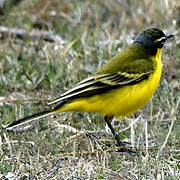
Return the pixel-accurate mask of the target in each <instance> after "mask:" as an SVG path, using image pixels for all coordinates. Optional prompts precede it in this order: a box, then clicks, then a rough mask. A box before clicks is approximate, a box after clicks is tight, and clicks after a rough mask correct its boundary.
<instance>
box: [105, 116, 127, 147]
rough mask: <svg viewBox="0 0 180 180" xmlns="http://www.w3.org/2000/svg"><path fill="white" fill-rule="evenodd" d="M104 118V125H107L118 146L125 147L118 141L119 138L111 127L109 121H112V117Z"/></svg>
mask: <svg viewBox="0 0 180 180" xmlns="http://www.w3.org/2000/svg"><path fill="white" fill-rule="evenodd" d="M104 118H105V121H106V124H107V125H108V127H109V129H110V130H111V132H112V134H113V136H114V138H115V140H116V141H117V144H118V146H122V147H124V146H125V145H124V143H123V142H122V141H121V140H120V138H119V136H118V135H117V134H116V131H115V130H114V128H113V127H112V125H111V122H110V121H112V119H113V116H105V117H104Z"/></svg>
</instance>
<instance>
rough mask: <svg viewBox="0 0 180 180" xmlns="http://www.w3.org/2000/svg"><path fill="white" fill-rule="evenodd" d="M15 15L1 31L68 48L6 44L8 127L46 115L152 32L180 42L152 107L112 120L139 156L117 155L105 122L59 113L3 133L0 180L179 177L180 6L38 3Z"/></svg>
mask: <svg viewBox="0 0 180 180" xmlns="http://www.w3.org/2000/svg"><path fill="white" fill-rule="evenodd" d="M8 7H9V9H8V8H6V11H5V12H4V14H2V15H1V17H0V18H1V25H3V26H8V27H11V28H12V27H16V28H23V29H26V31H31V30H32V29H34V28H36V29H41V30H46V31H52V32H54V33H56V34H58V35H59V36H61V37H62V39H63V41H62V43H56V42H47V41H44V40H42V39H36V40H31V39H28V38H27V37H25V38H21V39H19V38H17V37H11V36H6V37H4V38H1V39H0V59H1V61H0V82H1V83H0V112H1V124H8V123H10V122H12V121H14V120H15V119H18V118H20V117H23V116H24V115H27V114H31V113H33V112H37V111H38V110H42V109H43V107H44V106H45V105H46V102H47V101H48V100H51V99H54V98H55V97H57V96H58V95H59V94H61V93H62V92H64V91H66V90H67V89H68V88H70V87H72V86H73V85H74V84H75V83H77V82H79V81H80V80H82V79H84V78H85V77H87V76H89V75H91V74H92V73H94V72H95V71H96V69H97V68H98V67H100V66H101V65H102V64H104V63H105V62H106V61H107V60H108V59H110V58H111V57H112V56H113V55H115V54H116V53H117V52H119V51H120V50H121V49H123V48H125V47H127V46H128V44H129V43H131V40H132V39H133V38H134V36H135V35H136V33H137V32H138V31H139V30H141V29H143V28H145V27H148V26H157V27H160V28H161V29H163V30H164V31H165V32H169V33H175V34H176V38H175V40H172V41H169V42H168V43H167V44H166V47H165V48H164V52H163V74H162V79H161V83H160V85H159V88H158V90H157V92H156V94H155V95H154V97H153V99H152V100H151V102H150V103H149V104H148V105H146V106H145V107H144V108H143V109H142V110H140V111H138V112H137V113H135V114H134V115H133V116H132V117H128V118H125V120H123V121H122V120H120V121H119V119H116V120H115V122H114V127H115V128H116V130H117V132H118V133H119V134H120V136H121V138H122V139H123V140H125V141H128V142H130V143H131V144H132V145H134V146H135V147H137V149H136V150H137V151H138V154H137V155H129V154H126V153H124V154H122V153H119V152H116V150H115V149H114V148H115V146H114V144H115V141H114V139H113V137H112V136H111V134H110V132H109V130H107V128H106V127H105V123H104V120H103V117H102V116H101V115H98V114H93V113H84V114H83V113H62V114H57V115H56V116H51V117H48V118H45V119H43V120H40V121H38V122H33V123H31V126H30V129H29V130H28V131H27V132H26V131H21V132H17V133H10V132H5V131H0V178H5V177H6V178H7V177H8V176H12V177H13V178H14V179H18V178H24V179H112V178H114V179H180V165H179V161H180V149H179V147H180V139H179V137H180V132H179V128H180V124H179V120H180V119H179V117H180V112H179V102H180V98H179V97H180V94H179V77H180V71H179V69H180V67H179V64H180V63H179V58H180V54H179V51H178V48H179V42H180V39H179V34H180V32H179V16H178V12H179V11H178V9H179V7H180V4H179V3H177V1H176V0H171V1H170V0H167V1H163V0H157V1H148V0H143V1H132V2H131V1H129V2H128V1H127V2H126V1H122V2H121V1H111V2H110V1H108V0H105V1H93V0H91V1H81V0H79V1H73V0H68V1H63V0H62V1H61V2H60V3H59V1H58V0H54V1H53V2H51V1H48V0H44V1H43V3H42V1H40V0H38V1H37V0H36V1H34V0H31V1H28V2H25V1H24V2H23V1H22V2H21V3H19V4H18V5H17V6H15V7H13V6H10V5H9V6H8ZM10 7H11V8H10ZM134 122H136V123H134Z"/></svg>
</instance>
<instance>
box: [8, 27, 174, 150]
mask: <svg viewBox="0 0 180 180" xmlns="http://www.w3.org/2000/svg"><path fill="white" fill-rule="evenodd" d="M171 37H173V35H165V34H164V33H163V32H162V31H161V30H160V29H157V28H147V29H145V30H143V31H141V32H140V33H139V34H138V35H137V36H136V38H135V40H134V42H133V43H132V44H131V45H130V46H129V47H128V48H126V49H124V50H123V51H121V52H120V53H119V54H117V55H116V56H114V57H113V58H112V59H110V61H108V62H107V63H106V64H105V65H103V66H102V67H101V68H100V69H99V70H98V71H97V73H96V74H95V75H93V76H91V77H88V78H87V79H84V80H82V81H81V82H80V83H78V84H76V85H75V86H74V88H72V89H70V90H68V91H67V92H65V93H64V94H62V95H61V96H60V97H58V98H56V99H55V100H53V101H51V102H49V103H48V108H47V109H45V110H43V111H41V112H38V113H35V114H32V115H30V116H26V117H24V118H22V119H19V120H17V121H14V122H12V123H11V124H9V125H7V126H6V127H5V129H12V128H14V127H16V126H19V125H21V124H24V123H26V122H29V121H33V120H36V119H39V118H42V117H45V116H48V115H51V114H55V113H59V112H67V111H79V112H98V113H101V114H103V115H105V122H106V123H107V125H108V127H109V128H110V129H111V132H112V134H113V135H114V137H115V139H116V141H117V143H118V145H119V146H122V147H123V148H124V150H125V146H124V143H123V142H121V141H120V139H119V137H118V135H117V134H116V132H115V130H114V128H113V127H112V125H111V122H112V120H113V117H121V118H122V117H125V116H128V115H130V114H132V113H133V112H135V111H136V110H138V109H140V108H141V107H142V106H143V105H144V104H146V103H147V102H148V101H149V100H150V98H151V97H152V95H153V94H154V93H155V90H156V88H157V86H158V84H159V81H160V77H161V52H162V47H163V46H164V44H165V42H166V40H167V39H169V38H171Z"/></svg>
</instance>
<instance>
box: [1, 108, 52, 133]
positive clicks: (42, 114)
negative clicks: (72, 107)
mask: <svg viewBox="0 0 180 180" xmlns="http://www.w3.org/2000/svg"><path fill="white" fill-rule="evenodd" d="M50 114H54V112H53V111H50V110H44V111H41V112H38V113H35V114H32V115H29V116H25V117H24V118H22V119H19V120H17V121H14V122H12V123H11V124H9V125H7V126H5V127H3V128H4V129H7V130H8V129H12V128H14V127H16V126H19V125H22V124H25V123H27V122H31V121H34V120H36V119H40V118H42V117H46V116H48V115H50Z"/></svg>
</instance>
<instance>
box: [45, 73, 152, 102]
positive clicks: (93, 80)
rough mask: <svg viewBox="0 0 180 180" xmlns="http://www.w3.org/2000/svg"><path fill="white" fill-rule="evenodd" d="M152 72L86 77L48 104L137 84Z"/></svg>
mask: <svg viewBox="0 0 180 180" xmlns="http://www.w3.org/2000/svg"><path fill="white" fill-rule="evenodd" d="M150 73H151V72H146V73H141V74H138V73H127V72H118V73H114V74H102V75H101V74H98V75H95V76H92V77H89V78H86V79H84V80H83V81H81V82H80V83H78V84H76V86H75V87H74V88H72V89H70V90H68V91H67V92H65V93H63V94H62V95H61V96H60V97H58V98H57V99H55V100H53V101H51V102H49V103H48V105H57V104H58V103H60V104H61V103H63V102H67V101H69V100H73V99H77V98H83V97H91V96H93V95H98V94H101V93H105V92H107V91H109V90H112V89H116V88H121V87H123V86H127V85H134V84H137V83H139V82H141V81H143V80H145V79H148V78H149V75H150Z"/></svg>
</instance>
